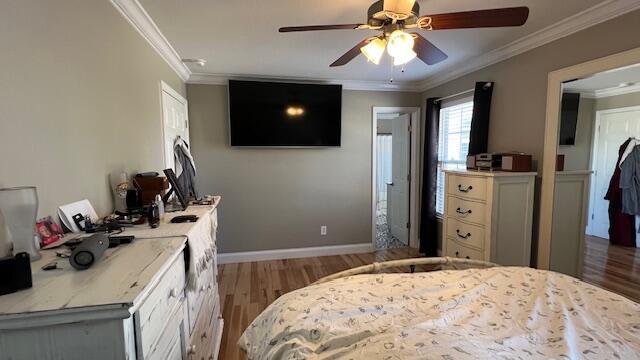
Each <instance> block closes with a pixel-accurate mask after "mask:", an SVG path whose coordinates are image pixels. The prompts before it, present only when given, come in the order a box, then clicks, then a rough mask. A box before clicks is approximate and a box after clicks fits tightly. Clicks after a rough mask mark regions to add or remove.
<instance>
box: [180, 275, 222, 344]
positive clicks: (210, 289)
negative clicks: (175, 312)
mask: <svg viewBox="0 0 640 360" xmlns="http://www.w3.org/2000/svg"><path fill="white" fill-rule="evenodd" d="M213 273H214V268H213V267H212V266H211V264H209V267H207V268H206V269H204V270H203V271H202V272H201V273H200V276H199V277H198V280H197V281H198V283H197V287H196V289H194V290H193V291H191V290H189V291H187V303H188V308H189V332H190V333H192V332H193V330H194V327H195V326H196V321H197V319H198V316H199V312H200V310H201V309H203V308H204V305H203V301H204V300H205V299H207V298H211V297H212V296H213V293H214V291H215V292H217V289H214V285H215V282H214V278H213Z"/></svg>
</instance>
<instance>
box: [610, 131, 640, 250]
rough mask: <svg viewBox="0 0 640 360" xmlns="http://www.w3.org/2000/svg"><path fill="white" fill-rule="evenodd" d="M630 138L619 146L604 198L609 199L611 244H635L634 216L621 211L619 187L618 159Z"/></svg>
mask: <svg viewBox="0 0 640 360" xmlns="http://www.w3.org/2000/svg"><path fill="white" fill-rule="evenodd" d="M629 141H631V139H629V140H627V141H625V142H624V144H622V146H620V150H619V151H618V161H617V162H616V168H615V170H614V171H613V176H612V177H611V181H609V190H608V191H607V194H606V195H605V197H604V199H605V200H609V242H610V243H611V244H612V245H621V246H632V247H635V246H636V231H635V230H636V217H635V216H634V215H629V214H624V213H623V212H622V189H620V174H621V171H620V160H621V158H622V154H623V153H624V150H625V149H626V148H627V145H628V144H629Z"/></svg>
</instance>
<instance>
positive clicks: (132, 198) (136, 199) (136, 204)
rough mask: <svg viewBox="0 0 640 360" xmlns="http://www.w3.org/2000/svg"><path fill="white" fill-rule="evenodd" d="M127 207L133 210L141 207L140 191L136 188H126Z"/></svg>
mask: <svg viewBox="0 0 640 360" xmlns="http://www.w3.org/2000/svg"><path fill="white" fill-rule="evenodd" d="M126 203H127V209H128V210H135V209H140V208H142V193H141V192H140V190H138V189H128V190H127V197H126Z"/></svg>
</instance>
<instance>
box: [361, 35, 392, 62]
mask: <svg viewBox="0 0 640 360" xmlns="http://www.w3.org/2000/svg"><path fill="white" fill-rule="evenodd" d="M386 47H387V41H386V40H383V39H380V38H373V39H371V41H369V43H368V44H367V45H365V46H363V47H361V48H360V52H362V54H363V55H364V56H365V57H366V58H367V60H368V61H371V62H372V63H374V64H376V65H378V64H380V59H382V55H383V54H384V49H385V48H386Z"/></svg>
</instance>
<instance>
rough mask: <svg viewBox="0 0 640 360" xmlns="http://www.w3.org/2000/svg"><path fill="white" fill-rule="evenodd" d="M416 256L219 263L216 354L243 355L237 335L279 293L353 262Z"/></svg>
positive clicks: (230, 358)
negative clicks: (219, 332)
mask: <svg viewBox="0 0 640 360" xmlns="http://www.w3.org/2000/svg"><path fill="white" fill-rule="evenodd" d="M417 256H419V254H418V253H417V251H416V250H414V249H409V248H401V249H388V250H379V251H376V252H374V253H368V254H358V255H340V256H325V257H314V258H305V259H291V260H274V261H259V262H251V263H241V264H226V265H221V266H220V269H219V284H220V305H221V306H222V312H223V317H224V332H223V335H222V345H221V348H220V355H219V358H220V359H224V360H235V359H245V356H244V353H243V352H242V350H240V348H239V347H238V345H237V342H238V339H239V338H240V335H242V332H243V331H244V329H245V328H246V327H247V326H249V324H250V323H251V321H253V319H254V318H256V316H258V315H259V314H260V313H261V312H262V310H264V309H265V308H266V307H267V306H268V305H269V304H271V303H272V302H273V301H274V300H275V299H277V298H278V297H279V296H280V295H282V294H284V293H287V292H289V291H292V290H296V289H299V288H302V287H305V286H307V285H309V284H311V283H313V282H315V281H316V280H318V279H320V278H322V277H324V276H326V275H330V274H333V273H336V272H339V271H342V270H347V269H350V268H353V267H356V266H361V265H366V264H371V263H373V262H376V261H387V260H396V259H405V258H410V257H417Z"/></svg>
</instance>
